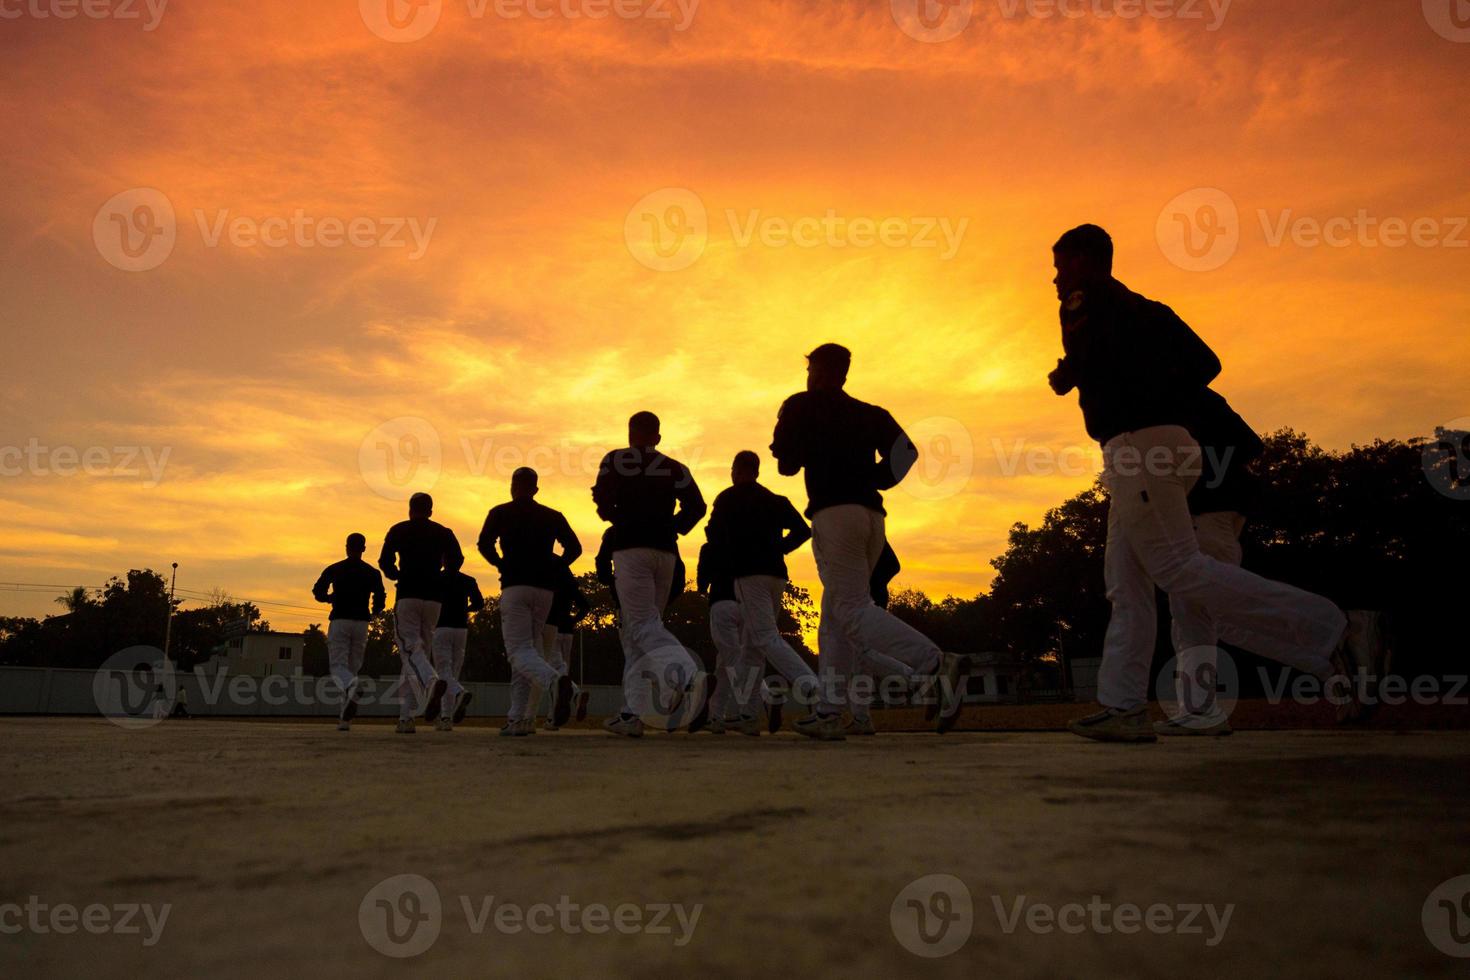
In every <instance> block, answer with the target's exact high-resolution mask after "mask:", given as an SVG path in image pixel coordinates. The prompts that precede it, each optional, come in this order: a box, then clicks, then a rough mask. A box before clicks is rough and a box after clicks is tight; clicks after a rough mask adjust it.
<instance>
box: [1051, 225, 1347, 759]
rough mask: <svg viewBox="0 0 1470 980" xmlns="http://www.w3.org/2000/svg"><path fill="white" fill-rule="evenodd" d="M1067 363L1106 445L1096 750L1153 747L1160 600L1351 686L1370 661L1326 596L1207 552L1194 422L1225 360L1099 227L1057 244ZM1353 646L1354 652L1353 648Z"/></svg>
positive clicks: (1241, 641) (1062, 384)
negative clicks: (1118, 275)
mask: <svg viewBox="0 0 1470 980" xmlns="http://www.w3.org/2000/svg"><path fill="white" fill-rule="evenodd" d="M1053 256H1054V261H1055V265H1056V270H1057V275H1056V279H1055V280H1054V281H1055V283H1056V287H1057V298H1058V299H1059V300H1060V301H1061V304H1062V308H1061V320H1062V346H1063V350H1064V353H1065V357H1063V358H1062V360H1060V361H1059V362H1058V363H1057V368H1056V370H1055V371H1053V372H1052V374H1051V377H1050V381H1051V386H1052V389H1053V390H1054V391H1055V392H1056V393H1057V394H1058V395H1066V394H1068V393H1069V392H1071V391H1073V390H1074V389H1075V390H1076V391H1077V392H1078V401H1079V404H1080V406H1081V408H1082V416H1083V420H1084V422H1085V423H1086V426H1087V432H1088V434H1089V435H1090V436H1092V437H1093V438H1094V439H1096V440H1097V441H1098V442H1099V443H1101V444H1102V447H1103V466H1104V469H1103V482H1104V484H1105V485H1106V487H1107V489H1108V495H1109V506H1108V539H1107V552H1106V557H1105V570H1106V576H1107V593H1108V599H1109V601H1110V602H1111V603H1112V606H1113V614H1112V618H1111V620H1110V621H1109V623H1108V631H1107V635H1106V638H1105V639H1104V641H1103V663H1102V668H1101V670H1100V671H1099V674H1098V701H1099V702H1100V704H1101V707H1102V710H1101V711H1099V712H1098V713H1096V714H1093V715H1090V716H1088V717H1086V718H1080V719H1078V720H1077V721H1074V722H1073V723H1072V725H1071V729H1072V731H1073V732H1075V733H1076V734H1078V735H1082V736H1084V737H1086V738H1092V739H1097V740H1099V741H1125V742H1151V741H1154V740H1155V737H1156V735H1155V732H1154V729H1153V726H1152V725H1151V724H1150V722H1149V719H1148V712H1147V702H1148V687H1149V669H1150V666H1151V664H1152V660H1153V653H1154V642H1155V634H1156V631H1157V627H1158V620H1157V614H1156V611H1155V598H1154V590H1155V587H1156V586H1157V587H1158V588H1161V589H1163V590H1164V591H1165V592H1166V593H1168V595H1169V597H1170V601H1171V602H1174V603H1190V604H1195V605H1196V606H1197V607H1198V609H1199V610H1202V611H1203V612H1205V613H1207V614H1208V616H1209V618H1210V620H1211V622H1212V623H1213V624H1214V626H1215V628H1216V629H1218V630H1219V633H1220V635H1221V636H1222V637H1224V638H1226V639H1227V640H1228V642H1231V643H1234V644H1236V645H1238V646H1241V647H1243V648H1245V649H1247V650H1250V651H1252V652H1254V653H1257V654H1260V655H1262V656H1266V657H1270V658H1271V659H1273V660H1277V661H1279V662H1281V663H1284V664H1288V665H1290V666H1292V667H1294V668H1296V669H1297V670H1300V671H1303V672H1305V673H1308V674H1311V675H1312V676H1314V677H1316V678H1318V679H1319V680H1320V681H1322V682H1323V683H1324V684H1325V685H1331V686H1335V687H1337V688H1338V689H1339V690H1342V689H1344V688H1346V689H1347V693H1346V695H1345V696H1347V697H1352V696H1353V692H1352V691H1351V687H1352V685H1351V683H1350V682H1349V681H1348V680H1347V677H1346V674H1347V671H1348V665H1347V661H1346V659H1345V655H1349V654H1351V655H1353V656H1355V657H1356V656H1357V655H1359V654H1360V653H1361V654H1364V655H1366V653H1367V651H1365V650H1357V649H1353V650H1349V649H1348V647H1349V646H1350V645H1351V646H1353V647H1355V648H1356V647H1358V646H1360V645H1361V644H1360V643H1359V642H1358V641H1359V639H1360V637H1359V633H1358V631H1356V630H1349V628H1348V617H1347V616H1346V615H1344V613H1343V612H1342V610H1340V609H1338V608H1337V606H1336V605H1334V604H1333V603H1332V602H1330V601H1328V600H1327V599H1324V598H1322V597H1321V596H1317V595H1313V594H1311V593H1309V592H1306V591H1303V590H1302V589H1298V588H1295V587H1294V586H1290V585H1284V584H1282V583H1279V582H1272V581H1269V580H1267V579H1264V578H1262V577H1260V576H1259V575H1255V574H1253V573H1251V572H1248V571H1245V570H1244V569H1241V568H1238V567H1236V566H1234V565H1231V564H1227V563H1226V562H1222V561H1220V560H1219V559H1216V558H1212V557H1210V556H1209V555H1207V554H1205V553H1204V552H1203V551H1201V550H1200V545H1199V540H1198V538H1197V537H1196V534H1195V528H1194V522H1193V520H1192V518H1191V515H1190V509H1189V493H1190V491H1191V490H1192V489H1193V488H1194V486H1195V484H1196V483H1197V482H1198V480H1199V477H1200V473H1201V469H1202V454H1201V452H1200V447H1199V443H1198V442H1196V441H1195V439H1194V437H1193V436H1192V435H1191V434H1190V432H1189V429H1188V426H1189V424H1190V422H1191V418H1192V412H1193V410H1194V407H1195V406H1196V404H1197V402H1198V399H1200V397H1201V396H1202V393H1203V391H1204V390H1205V388H1206V387H1207V386H1208V385H1209V384H1210V383H1211V382H1212V381H1213V380H1214V379H1215V377H1216V376H1217V375H1218V374H1219V373H1220V361H1219V359H1218V358H1217V357H1216V356H1215V354H1214V352H1213V351H1211V350H1210V348H1209V347H1208V346H1206V345H1205V343H1204V341H1202V340H1200V338H1199V337H1198V336H1196V334H1195V333H1194V331H1193V330H1191V329H1189V327H1188V326H1187V325H1186V324H1185V323H1184V321H1183V320H1181V319H1180V318H1179V317H1178V316H1177V315H1176V314H1175V313H1174V311H1173V310H1171V309H1169V308H1168V307H1167V306H1165V305H1163V304H1162V303H1156V302H1154V301H1152V300H1148V299H1145V298H1144V297H1142V296H1140V295H1138V294H1137V293H1135V292H1133V291H1132V290H1130V289H1128V288H1127V287H1126V286H1124V285H1123V284H1122V283H1121V282H1119V281H1118V280H1116V279H1114V278H1113V242H1112V239H1111V238H1110V237H1109V236H1108V234H1107V232H1105V231H1103V229H1101V228H1098V227H1097V226H1095V225H1083V226H1081V227H1079V228H1074V229H1073V230H1071V231H1069V232H1067V233H1066V234H1065V235H1063V236H1062V238H1061V239H1060V240H1059V241H1058V242H1057V244H1056V245H1055V246H1054V248H1053ZM1350 641H1351V643H1350Z"/></svg>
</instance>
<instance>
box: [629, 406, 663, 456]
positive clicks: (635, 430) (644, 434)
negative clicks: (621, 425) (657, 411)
mask: <svg viewBox="0 0 1470 980" xmlns="http://www.w3.org/2000/svg"><path fill="white" fill-rule="evenodd" d="M659 424H660V423H659V420H658V416H657V415H654V414H653V413H652V412H638V413H637V414H635V415H634V416H633V417H632V418H630V419H629V420H628V445H630V446H632V447H633V448H634V449H652V448H653V447H655V446H657V445H658V444H659V442H660V441H662V439H663V436H662V435H660V434H659Z"/></svg>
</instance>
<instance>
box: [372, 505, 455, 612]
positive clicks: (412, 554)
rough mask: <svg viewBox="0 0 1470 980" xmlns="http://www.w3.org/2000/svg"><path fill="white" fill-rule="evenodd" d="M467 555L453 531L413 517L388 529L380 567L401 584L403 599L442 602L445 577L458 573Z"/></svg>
mask: <svg viewBox="0 0 1470 980" xmlns="http://www.w3.org/2000/svg"><path fill="white" fill-rule="evenodd" d="M463 565H464V553H463V552H462V551H461V550H460V547H459V541H458V540H457V539H456V538H455V536H454V532H453V531H451V530H449V528H447V527H445V526H444V525H442V524H440V523H438V522H437V521H434V520H431V519H429V518H428V517H418V516H415V517H410V518H409V519H408V520H406V521H400V522H399V523H397V524H395V525H393V526H392V527H391V528H389V529H388V534H387V536H386V537H384V539H383V554H382V557H381V558H379V560H378V567H379V568H381V569H382V570H383V572H384V573H385V574H387V575H388V577H389V578H393V579H394V580H395V581H396V582H397V583H398V597H399V598H400V599H426V600H429V601H432V602H437V601H439V587H440V583H441V576H442V574H443V573H444V572H446V571H453V572H457V571H459V569H460V568H461V567H462V566H463Z"/></svg>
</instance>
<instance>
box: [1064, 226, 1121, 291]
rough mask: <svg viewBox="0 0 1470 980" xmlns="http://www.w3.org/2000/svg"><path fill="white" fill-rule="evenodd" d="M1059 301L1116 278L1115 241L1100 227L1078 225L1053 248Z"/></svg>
mask: <svg viewBox="0 0 1470 980" xmlns="http://www.w3.org/2000/svg"><path fill="white" fill-rule="evenodd" d="M1051 251H1052V265H1054V266H1055V267H1056V270H1057V275H1056V278H1055V279H1053V280H1052V282H1053V283H1054V284H1055V285H1056V287H1057V299H1059V300H1066V299H1067V297H1069V296H1071V295H1072V294H1073V293H1075V292H1077V291H1079V290H1086V289H1089V288H1091V287H1093V286H1097V285H1100V284H1101V283H1105V282H1107V281H1108V280H1109V279H1111V278H1112V277H1113V239H1112V236H1110V235H1109V234H1108V233H1107V232H1106V231H1104V230H1103V229H1101V228H1099V227H1098V226H1097V225H1079V226H1077V227H1076V228H1073V229H1072V230H1071V231H1069V232H1067V233H1066V234H1065V235H1063V236H1062V237H1061V238H1059V239H1057V243H1056V244H1055V245H1053V246H1052V247H1051Z"/></svg>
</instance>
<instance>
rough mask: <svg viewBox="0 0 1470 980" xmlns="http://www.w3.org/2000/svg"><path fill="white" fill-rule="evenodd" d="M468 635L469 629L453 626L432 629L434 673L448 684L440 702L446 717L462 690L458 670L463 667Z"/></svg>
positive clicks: (451, 710) (451, 712)
mask: <svg viewBox="0 0 1470 980" xmlns="http://www.w3.org/2000/svg"><path fill="white" fill-rule="evenodd" d="M469 637H470V631H469V630H467V629H460V628H458V627H454V626H440V627H437V628H436V629H435V630H434V674H435V675H436V676H437V677H438V678H439V679H440V680H443V681H445V682H446V683H447V684H448V685H449V686H448V687H446V688H445V689H444V698H443V700H442V701H441V702H440V704H441V706H442V708H443V711H444V717H446V718H447V717H449V716H450V715H451V714H453V713H454V699H455V698H457V697H459V696H460V694H461V693H463V692H464V685H463V684H461V683H460V682H459V672H460V670H462V669H463V668H464V648H465V643H466V642H467V641H468V640H469Z"/></svg>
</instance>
